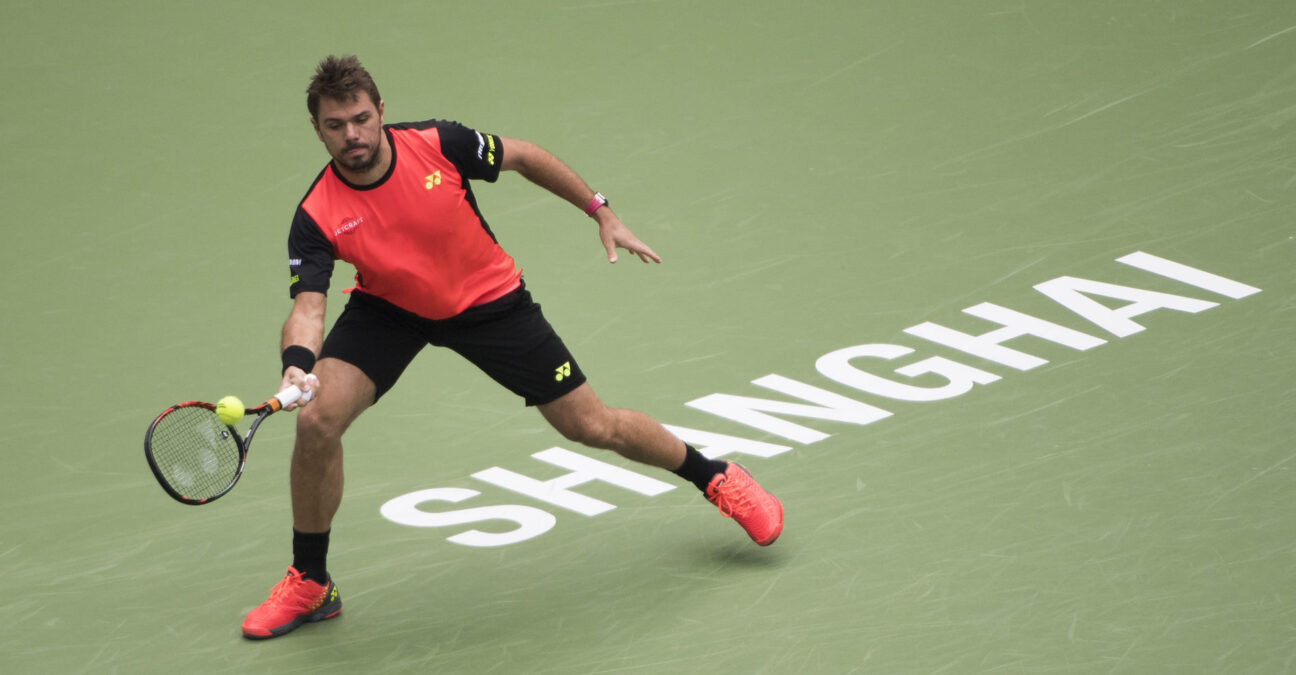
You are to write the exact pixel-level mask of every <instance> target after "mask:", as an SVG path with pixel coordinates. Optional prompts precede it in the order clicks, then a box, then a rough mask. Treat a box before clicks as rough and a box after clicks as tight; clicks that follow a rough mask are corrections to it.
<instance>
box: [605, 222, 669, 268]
mask: <svg viewBox="0 0 1296 675" xmlns="http://www.w3.org/2000/svg"><path fill="white" fill-rule="evenodd" d="M600 238H601V239H602V240H603V249H604V250H605V251H606V252H607V257H608V262H609V263H616V261H617V260H618V259H619V258H618V256H617V249H618V248H623V249H625V250H627V251H629V252H631V253H633V254H634V255H637V256H639V259H640V260H642V261H644V262H645V263H650V262H655V263H660V262H661V261H662V260H661V256H659V255H657V254H656V253H655V252H653V250H652V249H651V248H649V247H648V245H647V244H645V243H643V242H642V241H639V239H638V238H636V237H635V236H634V235H633V234H630V231H629V230H627V229H625V228H624V227H622V228H621V231H620V232H607V233H606V234H604V235H603V236H601V237H600Z"/></svg>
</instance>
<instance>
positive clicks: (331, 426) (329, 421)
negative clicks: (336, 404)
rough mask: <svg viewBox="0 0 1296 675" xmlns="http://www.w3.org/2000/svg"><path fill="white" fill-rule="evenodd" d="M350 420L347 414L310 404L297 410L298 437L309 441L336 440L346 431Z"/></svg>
mask: <svg viewBox="0 0 1296 675" xmlns="http://www.w3.org/2000/svg"><path fill="white" fill-rule="evenodd" d="M348 422H349V420H348V419H347V416H346V415H340V414H337V413H335V412H332V411H330V410H328V409H326V408H324V407H322V406H318V405H308V406H306V407H304V408H302V409H301V410H298V411H297V438H298V439H301V440H305V441H309V442H330V441H336V440H338V439H340V438H342V434H343V433H344V432H346V428H347V426H348Z"/></svg>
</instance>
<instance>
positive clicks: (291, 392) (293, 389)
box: [271, 375, 319, 410]
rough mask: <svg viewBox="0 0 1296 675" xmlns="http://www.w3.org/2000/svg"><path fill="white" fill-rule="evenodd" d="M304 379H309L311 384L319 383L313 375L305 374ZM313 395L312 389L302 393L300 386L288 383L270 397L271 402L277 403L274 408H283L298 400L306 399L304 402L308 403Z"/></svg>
mask: <svg viewBox="0 0 1296 675" xmlns="http://www.w3.org/2000/svg"><path fill="white" fill-rule="evenodd" d="M306 379H307V380H309V381H310V382H311V384H318V383H319V378H317V377H315V376H314V375H307V376H306ZM314 395H315V392H314V391H308V392H305V393H302V390H301V388H300V387H298V386H297V385H295V384H290V385H288V388H287V389H284V390H283V391H281V392H279V393H278V394H275V395H274V398H273V399H271V401H273V402H277V403H278V404H279V405H278V406H277V407H275V410H282V409H284V408H286V407H288V406H290V405H292V404H294V403H296V402H297V401H298V400H302V401H306V402H308V403H309V402H310V400H311V397H313V396H314ZM271 405H273V403H272V404H271Z"/></svg>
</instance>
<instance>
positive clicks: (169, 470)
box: [144, 385, 312, 505]
mask: <svg viewBox="0 0 1296 675" xmlns="http://www.w3.org/2000/svg"><path fill="white" fill-rule="evenodd" d="M311 393H312V392H307V393H306V394H305V396H303V395H302V391H301V389H299V388H297V386H296V385H292V386H289V387H288V388H287V389H284V390H283V391H281V392H279V393H277V394H275V395H274V396H272V397H270V398H269V399H268V400H267V401H266V402H265V403H262V404H261V405H259V406H257V407H255V408H247V409H246V410H245V411H244V413H243V414H244V415H256V419H254V420H252V426H250V427H249V428H248V432H247V436H239V433H238V430H237V429H235V428H234V427H233V426H231V425H228V424H225V423H224V422H222V421H221V420H220V418H219V417H217V416H216V406H215V404H212V403H205V402H203V401H185V402H184V403H177V404H176V405H173V406H171V407H170V408H167V409H166V410H163V411H162V414H161V415H158V416H157V418H156V419H154V420H153V423H152V424H150V425H149V428H148V433H146V434H145V435H144V457H145V458H146V459H148V465H149V468H150V469H152V470H153V476H154V477H155V478H157V482H158V484H159V485H161V486H162V489H163V490H166V493H167V494H168V495H171V498H172V499H175V500H176V501H178V502H181V503H183V504H193V505H199V504H208V503H211V502H212V501H215V500H216V499H219V498H220V497H222V496H224V495H225V494H226V493H227V492H229V491H230V490H232V489H234V484H235V483H237V482H238V480H239V478H240V477H242V475H243V466H244V465H245V464H246V463H247V455H248V448H249V447H250V446H251V445H252V437H253V436H255V435H256V431H257V429H258V428H259V427H260V426H261V423H262V422H264V421H265V419H266V418H267V417H269V416H271V415H273V414H275V413H277V412H279V411H280V410H283V409H284V408H285V407H287V406H290V405H292V404H293V403H296V402H297V400H298V399H304V400H307V401H309V400H310V398H311Z"/></svg>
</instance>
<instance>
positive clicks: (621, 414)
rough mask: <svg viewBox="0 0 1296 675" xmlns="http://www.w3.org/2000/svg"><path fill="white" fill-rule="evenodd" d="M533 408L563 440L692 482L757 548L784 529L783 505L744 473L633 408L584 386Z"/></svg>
mask: <svg viewBox="0 0 1296 675" xmlns="http://www.w3.org/2000/svg"><path fill="white" fill-rule="evenodd" d="M536 407H537V408H539V410H540V414H542V415H544V418H545V419H546V420H548V422H549V424H551V425H553V427H554V428H555V429H557V430H558V432H559V433H561V434H562V435H563V436H564V437H565V438H567V439H568V440H571V441H575V442H577V443H581V444H583V445H587V446H590V447H592V448H598V449H600V450H612V451H613V452H616V453H617V454H619V455H621V456H622V457H625V458H626V459H630V460H633V461H636V462H639V463H642V464H648V465H651V466H655V467H658V468H662V469H666V470H667V471H671V472H673V473H675V474H676V475H678V476H680V477H682V478H684V479H685V480H688V481H690V482H692V483H693V484H694V485H696V486H697V487H698V489H700V490H702V491H703V493H704V494H705V495H706V497H707V499H708V500H709V501H710V502H711V503H712V504H715V505H716V506H718V507H719V508H720V512H721V513H722V514H724V515H725V517H730V518H733V519H734V520H735V521H737V522H738V524H739V525H741V526H742V528H743V529H744V530H746V531H747V534H748V535H750V536H751V538H752V540H753V541H755V542H756V543H757V544H760V545H761V546H768V545H770V544H772V543H774V540H775V539H778V536H779V534H780V533H781V532H782V531H783V505H782V504H781V503H780V502H779V500H778V499H777V498H775V497H774V495H771V494H770V493H768V492H766V491H765V490H764V489H763V488H761V486H760V485H759V484H757V483H756V481H755V480H754V479H753V478H752V477H751V474H750V473H748V472H747V470H746V469H744V468H742V467H741V466H738V465H737V464H733V463H730V462H725V461H722V460H711V459H707V458H706V457H704V456H703V455H702V454H701V453H699V452H698V451H697V450H695V449H694V448H693V447H692V446H689V445H686V444H685V443H684V442H683V441H681V440H680V439H678V438H676V437H675V436H674V435H673V434H671V433H670V432H669V431H667V430H666V428H665V427H663V426H662V425H661V424H660V423H659V422H657V420H654V419H653V418H651V417H649V416H648V415H645V414H644V413H641V412H639V411H638V410H629V409H626V408H610V407H608V406H607V405H606V404H604V403H603V401H602V400H601V399H599V397H598V395H596V394H595V393H594V390H593V389H592V388H590V386H589V383H583V384H581V385H580V386H579V387H577V388H575V389H573V390H572V391H570V392H568V393H566V394H564V395H563V396H561V397H559V398H558V399H556V400H554V401H551V402H549V403H543V404H540V405H538V406H536Z"/></svg>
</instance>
